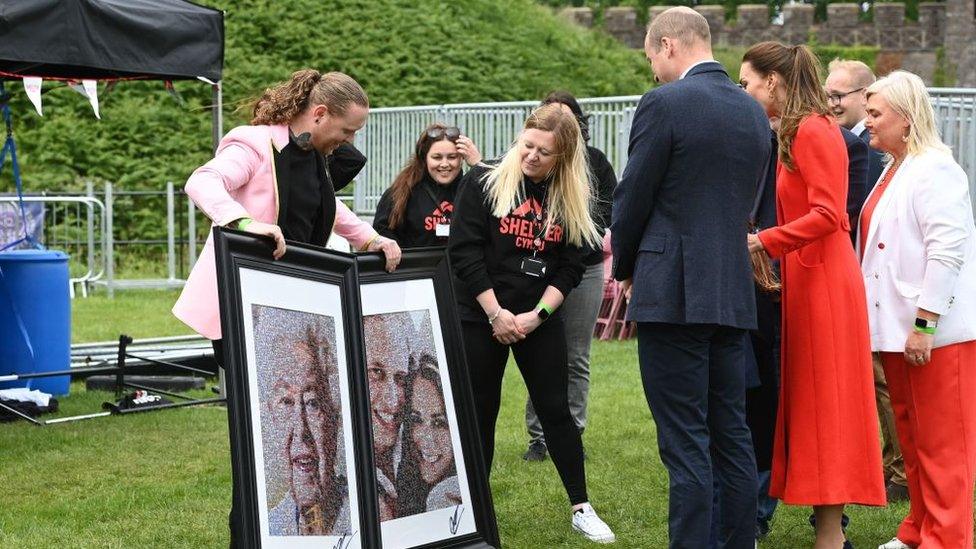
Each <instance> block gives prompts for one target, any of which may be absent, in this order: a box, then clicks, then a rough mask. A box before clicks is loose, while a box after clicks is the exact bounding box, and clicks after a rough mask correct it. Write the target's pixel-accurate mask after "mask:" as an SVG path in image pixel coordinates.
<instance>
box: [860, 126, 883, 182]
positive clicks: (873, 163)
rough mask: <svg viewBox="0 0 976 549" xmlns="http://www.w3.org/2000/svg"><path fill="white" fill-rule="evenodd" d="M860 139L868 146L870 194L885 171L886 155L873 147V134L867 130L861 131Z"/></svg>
mask: <svg viewBox="0 0 976 549" xmlns="http://www.w3.org/2000/svg"><path fill="white" fill-rule="evenodd" d="M858 137H860V138H861V141H864V142H865V143H867V144H868V192H870V191H871V189H873V188H874V185H875V184H876V183H877V182H878V178H880V177H881V170H883V169H884V154H882V153H881V151H879V150H878V149H875V148H872V147H871V132H869V131H868V130H867V128H865V129H863V130H861V133H860V134H858ZM865 198H867V197H865Z"/></svg>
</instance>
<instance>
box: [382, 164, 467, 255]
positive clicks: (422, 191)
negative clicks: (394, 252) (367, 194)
mask: <svg viewBox="0 0 976 549" xmlns="http://www.w3.org/2000/svg"><path fill="white" fill-rule="evenodd" d="M460 181H461V174H458V176H457V177H456V178H455V179H454V181H451V182H450V183H448V184H447V185H439V184H437V183H436V182H434V181H433V180H432V179H431V177H430V175H428V174H425V175H424V178H423V179H421V180H420V181H419V182H417V184H416V185H414V188H413V190H411V192H410V198H408V199H407V207H406V209H405V211H404V216H403V218H402V219H401V220H400V223H399V224H397V226H396V227H395V228H392V227H390V213H391V212H392V210H393V192H392V187H391V188H389V189H387V190H386V192H384V193H383V196H382V197H380V201H379V203H378V204H377V205H376V215H375V216H374V217H373V228H374V229H376V232H378V233H380V234H381V235H383V236H385V237H387V238H392V239H393V240H396V241H397V244H399V245H400V247H401V248H419V247H422V246H447V237H446V236H437V226H438V225H446V226H448V227H449V226H450V224H451V218H452V217H453V213H454V195H455V194H456V192H457V188H458V184H459V183H460ZM442 230H444V229H442Z"/></svg>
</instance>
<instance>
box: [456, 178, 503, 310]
mask: <svg viewBox="0 0 976 549" xmlns="http://www.w3.org/2000/svg"><path fill="white" fill-rule="evenodd" d="M485 171H486V170H485V169H484V168H481V167H475V168H473V169H471V170H470V171H468V173H467V174H466V175H465V176H464V179H462V180H461V188H460V189H458V193H457V198H456V199H455V202H454V218H453V219H452V221H451V236H450V237H449V239H448V243H447V250H448V254H449V255H450V258H451V265H452V266H453V267H454V273H455V274H456V275H457V277H458V278H459V279H460V280H461V282H463V283H464V284H465V286H466V287H467V289H468V291H469V292H470V294H471V297H472V298H474V297H477V296H478V295H479V294H481V293H482V292H484V291H485V290H489V289H491V288H492V282H491V278H490V277H489V276H488V269H487V268H486V266H485V243H486V242H487V240H488V230H489V227H488V216H489V215H491V212H489V211H488V205H487V204H485V195H484V191H483V185H482V183H481V176H483V175H484V173H485Z"/></svg>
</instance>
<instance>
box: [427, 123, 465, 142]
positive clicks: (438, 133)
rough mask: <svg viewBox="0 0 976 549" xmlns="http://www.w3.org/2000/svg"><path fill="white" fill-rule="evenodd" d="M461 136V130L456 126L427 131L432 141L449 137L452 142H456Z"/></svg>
mask: <svg viewBox="0 0 976 549" xmlns="http://www.w3.org/2000/svg"><path fill="white" fill-rule="evenodd" d="M460 136H461V130H460V129H458V128H456V127H454V126H449V127H447V128H431V129H429V130H427V137H429V138H431V139H440V138H441V137H447V138H448V139H450V140H451V141H454V140H455V139H457V138H458V137H460Z"/></svg>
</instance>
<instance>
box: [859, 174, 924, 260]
mask: <svg viewBox="0 0 976 549" xmlns="http://www.w3.org/2000/svg"><path fill="white" fill-rule="evenodd" d="M914 160H915V157H914V156H908V157H907V158H905V160H904V161H903V162H902V163H901V166H899V168H898V171H897V172H896V173H895V175H894V177H893V178H892V179H891V182H890V183H888V188H887V189H886V190H885V191H884V194H882V195H881V198H879V199H878V203H877V204H876V205H875V207H874V211H873V212H871V226H870V227H868V237H867V239H866V240H865V241H864V244H865V246H866V247H867V248H868V249H871V245H872V244H873V243H874V241H875V240H877V236H878V223H880V221H881V218H882V217H883V214H884V212H885V210H886V209H887V208H888V206H889V205H891V203H892V202H893V201H894V198H895V195H896V194H897V193H898V187H900V186H901V185H902V183H903V182H904V181H907V178H906V177H905V174H907V173H909V172H911V169H910V168H911V165H912V162H913V161H914ZM893 163H894V162H893V161H892V162H888V165H886V166H885V168H884V170H883V171H882V172H881V176H880V177H878V183H880V182H881V181H884V177H885V175H886V174H887V173H888V170H890V169H891V166H892V164H893ZM876 192H878V185H877V184H876V185H875V186H874V189H872V190H871V194H874V193H876ZM870 198H871V195H868V199H870ZM862 252H863V253H865V254H866V253H867V250H862Z"/></svg>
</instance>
